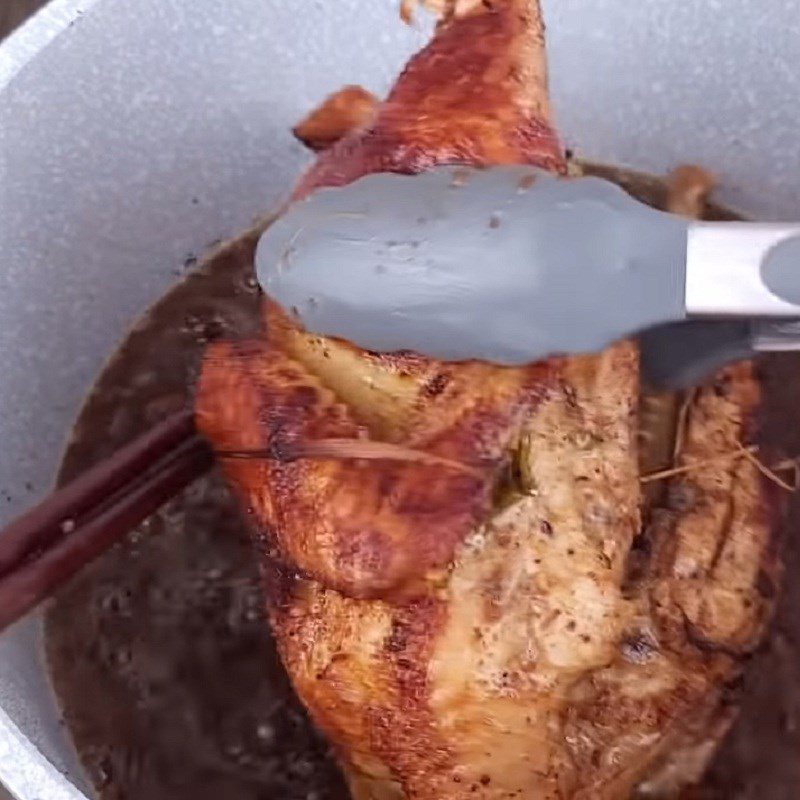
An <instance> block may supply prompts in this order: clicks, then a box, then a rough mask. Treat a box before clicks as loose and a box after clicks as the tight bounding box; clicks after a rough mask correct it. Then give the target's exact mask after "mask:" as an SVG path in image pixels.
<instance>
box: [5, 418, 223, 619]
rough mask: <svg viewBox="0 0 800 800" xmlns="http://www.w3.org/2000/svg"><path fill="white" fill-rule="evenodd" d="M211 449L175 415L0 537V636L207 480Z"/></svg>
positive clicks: (189, 424) (188, 421)
mask: <svg viewBox="0 0 800 800" xmlns="http://www.w3.org/2000/svg"><path fill="white" fill-rule="evenodd" d="M213 460H214V458H213V454H212V452H211V449H210V447H209V446H208V444H207V443H206V442H205V440H204V439H202V438H201V437H200V436H199V434H198V433H197V431H196V429H195V425H194V418H193V415H192V413H191V412H190V411H185V412H179V413H177V414H175V415H173V416H172V417H169V418H168V419H167V420H165V421H164V422H162V423H161V424H159V425H157V426H156V427H155V428H153V429H152V430H151V431H150V432H148V433H147V434H145V435H144V436H142V437H140V438H139V439H136V440H135V441H133V442H132V443H131V444H129V445H127V446H126V447H123V448H122V449H121V450H119V451H118V452H117V453H115V454H114V455H113V456H112V457H111V458H109V459H107V460H105V461H103V462H101V463H99V464H97V465H96V466H95V467H92V468H91V469H90V470H88V471H87V472H86V473H84V474H83V475H82V476H81V477H79V478H77V479H76V480H75V481H73V482H72V483H70V484H68V485H67V486H65V487H63V488H62V489H59V490H58V491H56V492H54V493H53V494H51V495H50V496H49V497H47V498H46V499H45V500H44V501H43V502H42V503H40V504H39V505H37V506H35V507H34V508H33V509H31V510H30V511H28V512H27V513H26V514H23V515H22V516H21V517H19V518H18V519H16V520H15V521H14V522H12V523H11V524H10V525H8V526H7V527H6V528H5V529H4V530H3V531H0V631H2V630H3V629H5V628H6V627H8V626H9V625H11V624H12V623H14V622H16V621H17V620H18V619H19V618H20V617H21V616H23V615H24V614H25V613H27V612H28V611H30V610H31V609H32V608H33V607H34V606H35V605H36V604H37V603H39V602H40V601H41V600H43V599H44V598H45V597H47V596H48V595H50V594H52V593H53V592H54V591H55V590H56V589H57V588H58V587H59V586H60V585H61V584H63V583H64V582H65V581H67V580H69V578H71V577H72V576H73V575H74V574H75V573H76V572H78V570H80V569H81V568H82V567H83V566H85V565H86V564H87V563H89V562H90V561H91V560H93V559H94V558H96V557H97V556H98V555H100V554H101V553H102V552H104V551H105V550H107V549H108V548H109V547H110V546H111V545H112V544H113V543H114V542H115V541H117V540H118V539H120V538H121V537H122V536H124V535H125V534H126V533H127V532H128V531H130V530H131V529H132V528H133V527H135V526H136V525H138V524H139V523H140V522H141V521H142V520H144V519H146V518H147V517H148V516H149V515H150V514H152V513H153V512H154V511H156V509H158V508H159V506H161V505H162V504H163V503H164V502H165V501H167V500H168V499H169V498H170V497H172V496H174V495H175V494H177V493H178V492H179V491H180V490H181V489H183V488H184V487H186V486H187V485H188V484H189V483H191V482H192V481H193V480H195V479H196V478H198V477H200V475H202V474H203V473H204V472H206V471H207V470H208V469H209V468H210V466H211V464H212V463H213Z"/></svg>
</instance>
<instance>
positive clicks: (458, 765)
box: [198, 0, 776, 800]
mask: <svg viewBox="0 0 800 800" xmlns="http://www.w3.org/2000/svg"><path fill="white" fill-rule="evenodd" d="M466 7H467V12H466V14H465V15H463V16H462V15H460V14H459V13H455V14H450V15H448V16H447V18H446V19H445V21H443V22H442V23H441V24H440V26H439V28H438V30H437V33H436V36H435V38H434V40H433V42H432V43H431V44H430V45H429V46H428V47H427V48H426V49H425V50H424V51H422V52H421V53H420V54H419V55H418V56H417V57H415V58H414V59H413V60H412V61H411V63H410V64H409V66H408V67H407V68H406V70H405V71H404V73H403V75H402V76H401V77H400V79H399V80H398V82H397V84H396V86H395V88H394V89H393V90H392V92H391V94H390V96H389V98H388V99H387V101H386V102H385V103H384V104H382V105H381V106H380V107H379V108H378V109H377V111H376V112H375V115H374V117H370V121H369V122H368V123H366V124H365V125H363V126H361V123H358V124H359V127H358V129H357V130H353V131H351V132H350V133H347V134H346V135H343V136H342V138H341V139H339V141H337V142H336V143H335V144H332V146H330V147H329V148H328V149H327V150H325V151H324V152H323V153H322V154H321V155H320V157H319V159H318V160H317V162H316V164H315V165H314V166H313V167H312V168H311V170H310V171H309V172H308V173H307V174H306V175H305V176H304V177H303V179H302V180H301V182H300V184H299V186H298V189H297V192H296V194H297V195H303V194H306V193H308V192H310V191H312V190H313V189H314V188H316V187H319V186H326V185H339V184H342V183H346V182H348V181H351V180H354V179H355V178H357V177H359V176H361V175H364V174H366V173H368V172H375V171H384V170H395V171H405V172H413V171H419V170H423V169H426V168H429V167H431V166H433V165H436V164H441V163H464V164H480V165H484V164H495V163H522V164H533V165H536V166H538V167H542V168H546V169H550V170H554V171H559V172H560V171H563V170H564V169H565V163H564V159H563V155H562V152H561V150H560V148H559V145H558V142H557V138H556V136H555V134H554V133H553V130H552V127H551V125H550V121H549V109H548V102H547V94H546V70H545V61H544V49H543V35H542V25H541V17H540V13H539V8H538V4H537V3H536V2H535V0H493V1H492V2H487V3H467V4H466ZM323 122H324V120H323ZM329 129H330V128H329ZM332 138H333V139H335V138H336V136H333V137H332ZM264 321H265V328H264V334H263V336H262V338H261V339H260V340H259V341H255V342H246V343H225V344H218V345H215V346H214V347H212V348H211V350H210V351H209V353H208V356H207V358H206V362H205V365H204V370H203V375H202V380H201V386H200V392H199V397H198V420H199V424H200V426H201V428H202V429H203V430H204V431H205V432H206V434H207V435H208V436H209V438H210V439H211V440H212V441H213V443H214V444H215V446H216V448H217V449H218V450H221V451H233V450H235V451H241V450H256V451H267V457H265V458H263V459H251V460H241V459H235V460H234V459H231V460H228V461H226V462H225V465H226V471H227V473H228V475H229V477H230V479H231V480H232V482H233V484H234V485H235V486H236V487H237V489H238V491H239V492H240V494H241V497H242V500H243V502H244V503H245V504H246V506H247V507H248V508H249V509H250V510H251V513H252V517H253V522H254V527H255V529H256V530H257V541H258V550H259V553H260V555H261V558H262V564H263V569H264V576H265V585H266V589H267V595H268V600H269V609H270V615H271V620H272V625H273V628H274V631H275V635H276V638H277V641H278V643H279V647H280V650H281V653H282V656H283V659H284V662H285V664H286V667H287V670H288V672H289V674H290V676H291V678H292V680H293V682H294V686H295V688H296V690H297V692H298V694H299V695H300V697H301V698H302V700H303V702H304V703H305V704H306V706H307V707H308V709H309V711H310V713H311V715H312V717H313V718H314V720H315V722H316V723H317V724H318V725H319V726H320V727H321V728H322V730H323V731H325V733H326V734H327V735H328V737H329V738H330V740H331V742H332V743H333V744H334V745H335V747H336V749H337V752H338V754H339V758H340V761H341V764H342V766H343V768H344V770H345V773H346V775H347V778H348V781H349V783H350V786H351V790H352V793H353V796H354V798H356V800H401V799H402V798H407V799H410V798H415V799H417V800H456V799H460V798H485V799H486V800H489V799H491V800H499V799H500V798H521V800H533V799H534V798H537V799H538V798H599V799H600V800H602V798H625V797H628V796H630V795H631V793H633V792H638V793H640V794H642V795H646V796H653V797H662V796H672V795H674V794H675V793H676V792H677V791H678V790H679V789H680V787H682V786H684V785H686V784H688V783H691V782H693V781H696V780H697V779H698V778H699V777H700V775H701V773H702V770H703V769H704V767H705V764H706V762H707V760H708V758H709V756H710V755H711V753H712V752H713V750H714V747H715V746H716V744H717V742H718V741H719V738H720V736H721V735H722V734H723V733H724V732H725V730H726V728H727V726H728V725H729V723H730V720H731V719H732V715H733V707H732V706H731V705H730V703H729V688H730V686H731V684H732V683H733V682H734V681H735V679H736V678H737V676H738V675H739V672H740V666H741V661H742V659H743V657H744V656H745V655H746V654H747V653H749V652H750V651H751V650H752V649H753V647H754V646H755V645H756V644H757V642H758V641H759V638H760V637H761V635H762V634H763V630H764V626H765V623H766V621H767V619H768V617H769V613H770V602H769V600H767V599H765V598H764V597H763V596H762V593H761V592H760V591H759V589H760V588H761V587H762V586H763V584H764V582H765V581H766V580H767V579H768V578H769V576H770V574H771V573H772V572H774V570H775V569H776V565H775V559H774V554H773V550H772V546H771V534H770V531H771V519H770V508H771V506H770V504H769V503H768V500H769V498H768V497H767V494H766V489H765V486H764V484H763V482H762V478H761V475H760V473H759V472H758V469H757V468H756V466H755V465H754V464H753V463H751V461H750V460H748V459H746V458H735V457H731V454H732V453H734V454H735V453H737V452H738V450H739V448H741V446H742V445H746V444H747V443H748V442H749V441H750V437H751V436H752V434H753V418H754V414H755V412H756V410H757V407H758V403H759V388H758V384H757V382H756V380H755V379H754V377H753V374H752V369H751V367H750V365H749V364H742V365H738V366H736V367H733V368H730V369H728V370H726V371H725V372H723V373H721V374H720V375H718V376H716V378H715V380H714V381H713V382H711V383H710V384H709V386H707V387H705V388H702V389H700V390H698V391H697V392H696V393H694V394H693V395H692V396H691V397H690V398H689V399H688V400H687V402H686V404H685V406H684V410H683V413H682V414H681V415H680V416H681V424H680V425H679V429H680V431H679V436H678V438H679V441H678V443H677V445H676V453H675V458H674V461H675V464H676V466H679V467H680V466H687V465H691V464H696V465H698V466H697V467H696V468H695V469H692V470H690V471H689V472H686V473H681V474H680V475H679V476H678V477H676V478H673V479H672V480H671V481H669V482H667V483H661V484H660V486H659V489H663V491H655V492H651V494H650V495H648V497H647V498H645V497H644V495H643V492H642V491H641V487H640V481H639V468H640V455H642V454H640V453H639V445H638V434H639V428H640V420H639V417H638V407H639V400H640V398H639V377H638V354H637V351H636V347H635V345H634V344H633V343H630V342H623V343H620V344H617V345H615V346H613V347H611V348H609V349H608V350H606V351H605V352H604V353H603V354H602V355H600V356H596V357H582V358H569V359H553V360H550V361H547V362H543V363H539V364H535V365H531V366H528V367H524V368H518V369H511V368H502V367H497V366H494V365H490V364H484V363H477V362H473V363H460V364H446V363H441V362H437V361H433V360H431V359H427V358H424V357H422V356H418V355H412V354H406V355H397V356H379V355H375V354H370V353H367V352H364V351H362V350H359V349H358V348H356V347H354V346H352V345H349V344H347V343H344V342H341V341H336V340H331V339H325V338H321V337H315V336H311V335H308V334H306V333H304V332H303V331H301V330H299V329H298V328H297V327H296V326H295V325H294V324H293V322H292V321H291V320H290V319H288V318H287V317H286V316H285V315H284V314H283V313H282V312H281V311H280V310H279V309H278V308H276V307H275V306H273V305H272V304H270V303H269V302H268V301H265V303H264ZM342 440H347V441H345V443H344V446H342ZM320 441H323V442H327V443H328V445H327V446H328V447H329V450H328V451H325V450H324V449H322V450H319V449H318V450H317V452H316V455H315V453H314V449H313V448H314V446H315V443H316V444H317V446H318V445H319V443H320ZM364 443H367V444H368V445H369V447H366V446H365V445H364ZM375 443H384V444H383V445H380V444H378V445H377V447H376V444H375ZM348 446H350V450H348V449H347V448H348ZM382 447H383V450H382V449H381V448H382ZM330 448H333V449H332V450H331V449H330ZM336 448H339V450H338V451H337V452H338V456H337V457H332V455H331V454H332V453H333V452H334V451H336ZM348 453H349V454H350V457H343V456H346V455H347V454H348ZM320 454H322V455H320ZM326 454H327V455H326ZM309 455H312V456H314V457H307V456H309ZM644 455H646V454H644ZM356 456H358V457H356ZM642 460H643V461H645V462H646V461H647V459H646V458H644V457H643V458H642ZM632 548H633V549H632Z"/></svg>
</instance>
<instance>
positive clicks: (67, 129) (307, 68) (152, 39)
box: [0, 0, 800, 800]
mask: <svg viewBox="0 0 800 800" xmlns="http://www.w3.org/2000/svg"><path fill="white" fill-rule="evenodd" d="M544 10H545V16H546V19H547V22H548V26H549V49H550V57H551V74H552V88H553V96H554V102H555V107H556V112H557V118H558V121H559V127H560V130H561V131H562V132H563V134H564V137H565V139H566V143H567V145H568V146H570V147H572V148H573V149H575V150H576V152H577V153H578V154H579V155H581V156H584V157H587V158H590V159H593V160H601V161H609V162H615V163H620V164H625V165H629V166H632V167H635V168H638V169H643V170H647V171H651V172H656V173H660V172H664V171H666V170H668V169H669V168H670V167H672V166H674V165H675V164H677V163H679V162H686V161H693V162H698V163H700V164H702V165H704V166H706V167H708V168H710V169H711V170H713V171H714V172H715V173H716V174H717V175H718V176H719V178H720V181H721V188H720V190H719V193H718V197H719V199H720V200H721V201H722V202H724V203H726V204H728V205H729V206H731V207H733V208H734V209H736V210H739V211H741V212H743V213H746V214H749V215H752V216H757V217H762V218H775V219H778V218H784V219H800V139H798V131H800V104H798V103H797V102H796V101H797V98H798V97H800V72H798V70H797V61H798V57H800V0H760V2H758V3H754V2H751V0H725V2H722V0H685V1H684V2H683V3H678V4H676V3H675V2H674V0H641V1H640V2H637V3H629V2H620V1H619V0H544ZM428 26H429V23H424V22H423V23H421V25H420V27H419V28H412V27H407V26H404V25H402V24H401V23H400V21H399V19H398V14H397V2H396V0H345V1H344V2H341V1H340V2H331V1H330V0H328V1H327V2H325V0H203V2H199V3H198V2H196V0H54V1H53V2H51V3H50V5H49V6H47V7H45V8H44V9H43V10H42V11H41V12H40V13H39V14H38V15H37V16H36V17H34V18H33V19H32V20H31V21H30V22H28V24H27V25H25V26H24V27H23V28H21V29H20V30H18V31H17V32H16V33H15V34H13V35H12V36H11V37H10V38H9V39H8V40H7V41H6V42H5V43H4V44H3V45H2V46H1V47H0V167H1V169H0V185H1V186H2V191H0V357H2V363H3V373H2V379H0V441H2V450H0V522H2V521H4V520H6V519H8V518H10V517H12V516H13V515H15V514H17V513H19V512H20V511H22V510H23V509H24V508H25V507H27V506H29V505H30V504H31V503H32V501H33V500H35V499H36V498H37V497H38V496H40V495H42V494H43V493H45V492H46V491H47V490H48V488H49V486H50V484H51V480H52V477H53V475H54V471H55V468H56V465H57V463H58V460H59V456H60V452H61V448H62V444H63V439H64V436H65V433H66V431H67V430H68V429H69V427H70V423H71V420H72V419H73V418H74V415H75V413H76V410H77V407H78V405H79V403H80V401H81V398H82V396H83V394H84V392H85V391H86V389H87V387H88V386H89V385H90V383H91V380H92V377H93V375H94V374H95V373H96V372H97V370H98V369H99V367H100V366H101V365H102V363H103V360H104V358H105V357H106V355H107V354H108V353H109V351H110V350H111V349H112V348H113V346H114V343H115V342H116V341H117V340H118V339H119V337H120V336H121V335H122V333H123V332H124V331H125V329H126V327H127V326H128V325H129V324H130V323H131V321H132V320H134V319H135V318H136V316H137V315H138V314H139V313H140V312H141V311H142V310H143V309H144V308H145V307H146V306H147V305H148V304H149V303H150V302H151V301H153V300H154V299H155V298H156V297H158V295H159V294H160V293H161V292H162V291H163V290H164V289H165V287H167V286H168V285H169V284H170V282H171V281H172V280H174V275H175V272H176V267H177V266H178V265H179V264H181V263H182V262H183V261H184V260H185V259H186V258H187V254H198V253H201V252H202V251H203V249H204V248H205V247H207V246H208V245H209V243H211V242H213V241H215V240H218V239H222V238H225V237H227V236H229V235H231V234H233V233H235V232H236V231H237V230H240V229H242V228H244V227H246V226H248V225H249V223H250V222H251V221H252V220H253V219H254V218H255V217H256V216H258V215H260V214H262V213H263V212H264V211H265V210H268V209H269V208H270V207H271V206H274V205H275V204H276V203H277V202H278V201H279V200H280V199H281V198H282V197H284V196H285V193H286V191H287V189H288V187H290V186H291V184H292V181H293V179H294V178H295V177H296V175H297V173H298V170H299V169H300V168H301V167H302V165H303V164H304V163H306V162H307V161H308V158H309V156H308V155H307V153H305V152H304V150H303V149H302V147H300V145H298V144H297V143H296V142H295V141H294V140H293V138H292V136H291V133H290V129H291V127H292V125H293V123H295V122H296V121H297V120H298V119H299V118H300V117H301V116H302V115H303V114H304V113H305V112H306V111H308V109H309V108H311V107H312V106H313V105H314V104H315V103H317V102H318V101H319V100H321V99H322V98H323V97H324V96H325V95H326V94H327V93H328V92H331V91H333V90H335V89H337V88H339V87H340V86H342V85H344V84H346V83H362V84H363V85H365V86H366V87H367V88H369V89H371V90H373V91H376V92H379V93H380V92H383V91H385V90H386V89H387V87H388V85H389V82H390V80H391V79H392V78H393V76H395V75H396V73H397V71H398V69H399V68H400V66H401V65H402V64H403V62H404V60H405V59H406V58H407V57H408V55H409V54H410V53H412V52H413V51H415V50H416V49H418V48H419V47H420V45H421V43H422V42H423V41H424V40H425V38H426V36H427V34H428V32H429V28H428ZM40 649H41V620H40V618H39V617H37V616H36V615H33V616H32V617H30V618H29V619H27V620H25V621H24V622H22V623H20V624H19V625H17V626H16V627H15V628H14V629H13V630H11V631H10V632H8V633H6V634H5V635H4V636H2V637H0V781H2V782H3V783H5V784H6V785H7V786H8V787H9V788H10V789H11V791H12V792H13V793H15V794H16V795H17V797H18V798H20V800H34V798H37V799H38V800H56V799H58V800H61V798H65V799H66V798H71V799H72V800H75V799H76V798H83V797H84V796H85V795H84V792H86V791H87V783H86V781H85V779H84V778H83V776H82V775H81V771H80V768H79V767H78V765H77V761H76V759H75V757H74V754H73V753H72V750H71V747H70V745H69V743H68V741H67V739H66V736H65V734H64V731H63V727H62V725H61V724H60V721H59V711H58V708H57V706H56V704H55V702H54V699H53V696H52V694H51V691H50V689H49V686H48V681H47V677H46V674H45V671H44V669H43V665H42V658H41V652H40ZM91 690H92V689H91V687H90V686H87V687H86V691H87V692H91Z"/></svg>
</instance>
